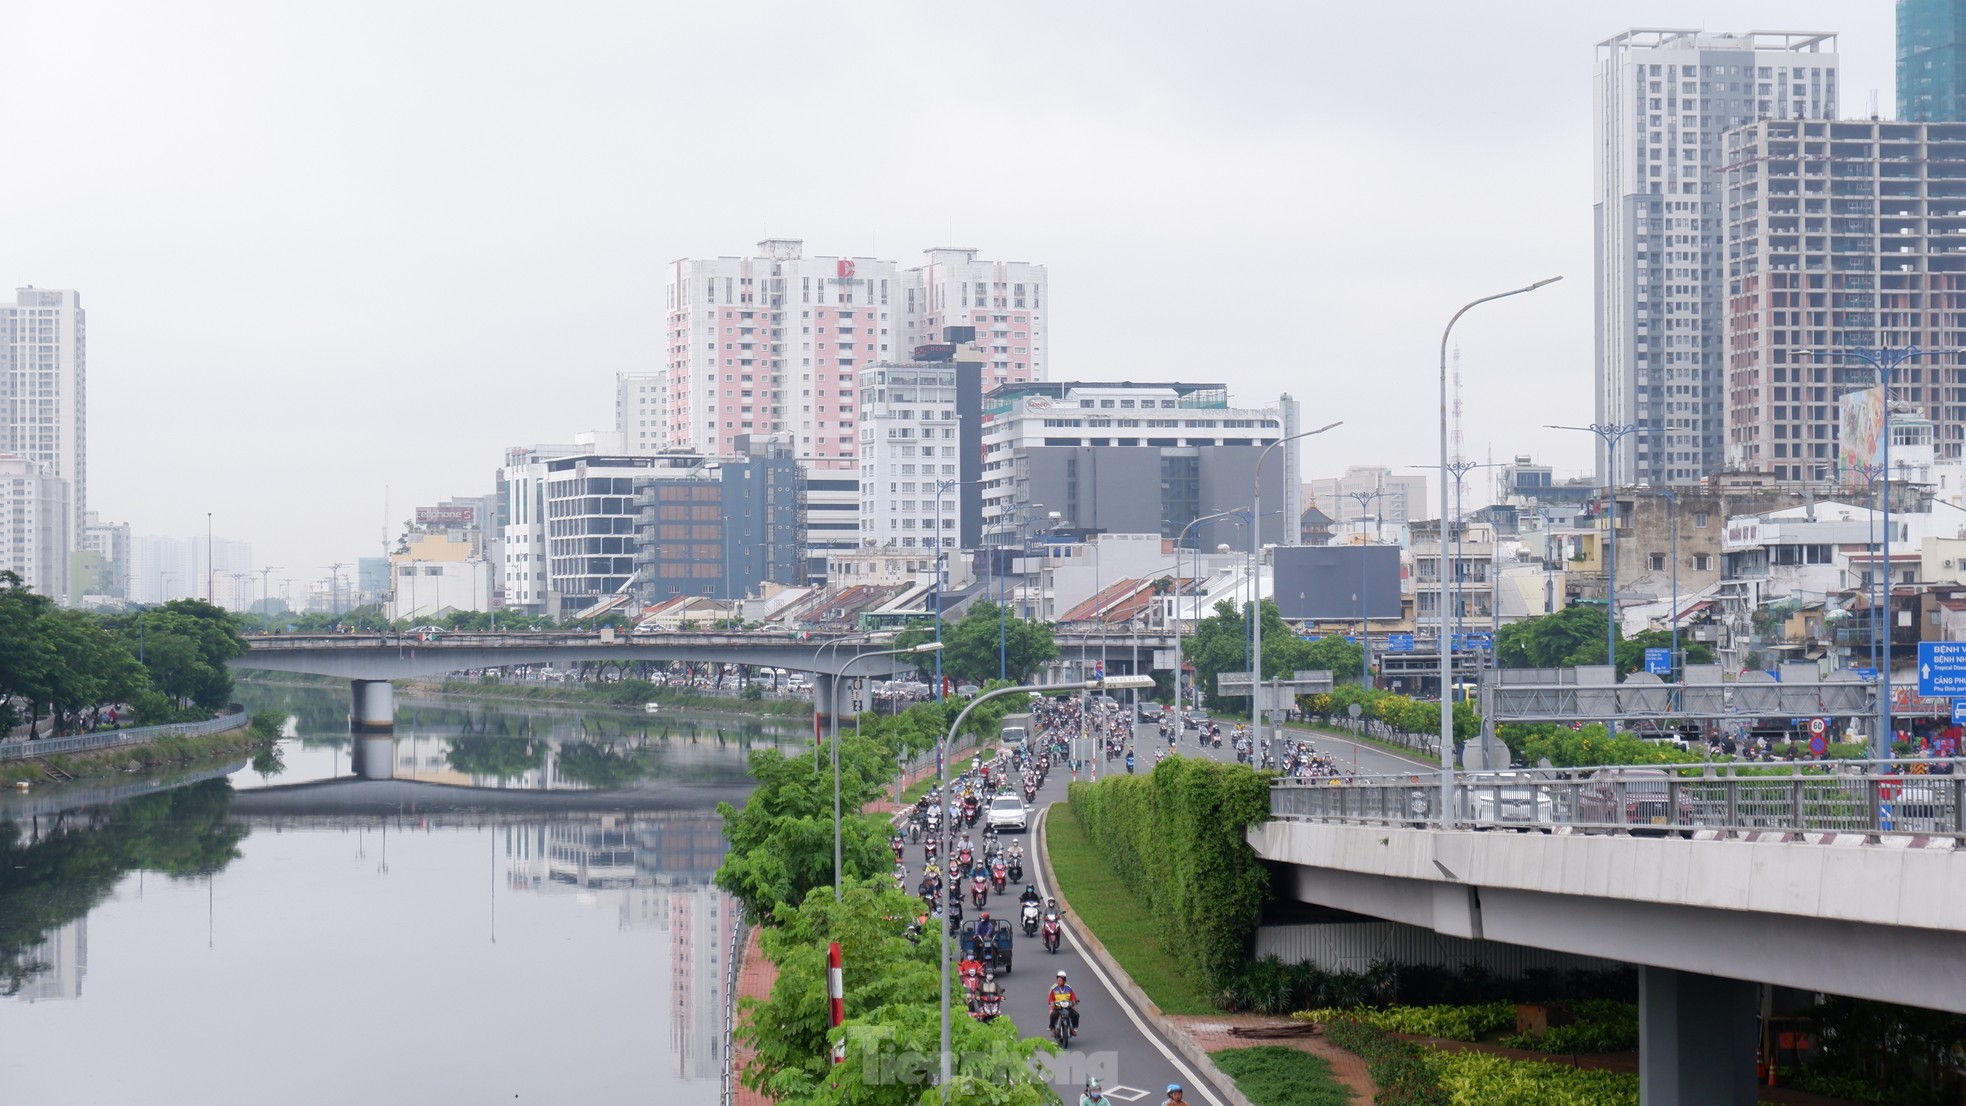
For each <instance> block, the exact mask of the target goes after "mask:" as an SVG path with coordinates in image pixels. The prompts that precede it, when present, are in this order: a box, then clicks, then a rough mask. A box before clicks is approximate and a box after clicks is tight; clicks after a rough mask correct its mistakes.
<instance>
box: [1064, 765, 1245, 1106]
mask: <svg viewBox="0 0 1966 1106" xmlns="http://www.w3.org/2000/svg"><path fill="white" fill-rule="evenodd" d="M1052 802H1057V800H1056V799H1054V800H1052ZM1050 815H1051V803H1046V804H1045V807H1044V809H1043V810H1041V811H1039V812H1038V817H1037V827H1038V829H1037V833H1038V835H1039V836H1042V835H1043V834H1044V821H1045V819H1046V818H1047V817H1049V816H1050ZM1036 874H1037V877H1038V883H1039V888H1038V889H1039V890H1041V891H1043V892H1044V893H1045V894H1046V895H1050V893H1051V890H1050V888H1048V887H1046V886H1044V872H1043V870H1042V869H1040V870H1039V871H1038V872H1037V873H1036ZM1063 928H1064V930H1065V939H1066V940H1068V941H1070V942H1071V943H1072V948H1073V949H1075V950H1077V952H1078V954H1079V957H1080V958H1081V959H1083V960H1084V961H1085V966H1086V967H1088V968H1091V969H1092V974H1093V975H1095V976H1097V977H1099V982H1100V983H1101V984H1103V985H1104V986H1105V988H1106V993H1107V994H1109V995H1111V996H1112V997H1113V1002H1114V1003H1116V1004H1117V1005H1118V1006H1119V1008H1120V1010H1121V1011H1122V1012H1124V1013H1125V1014H1126V1018H1127V1020H1128V1021H1130V1022H1132V1023H1133V1027H1134V1028H1135V1029H1138V1030H1139V1031H1140V1036H1142V1037H1144V1038H1145V1039H1146V1041H1147V1043H1148V1044H1150V1045H1153V1046H1154V1049H1155V1050H1156V1051H1158V1052H1159V1053H1160V1054H1161V1055H1162V1056H1164V1057H1166V1058H1167V1062H1168V1063H1170V1064H1173V1065H1174V1070H1176V1071H1178V1072H1180V1073H1181V1075H1182V1076H1183V1077H1184V1078H1185V1079H1186V1080H1187V1081H1188V1085H1189V1086H1192V1087H1193V1088H1194V1089H1196V1090H1198V1091H1200V1092H1201V1095H1202V1097H1203V1098H1206V1099H1207V1100H1208V1101H1209V1102H1211V1103H1213V1104H1214V1106H1223V1102H1222V1100H1221V1099H1219V1098H1216V1097H1215V1094H1214V1092H1212V1091H1210V1090H1209V1089H1208V1083H1207V1082H1206V1081H1205V1080H1203V1079H1202V1078H1201V1077H1200V1076H1198V1075H1196V1074H1195V1070H1194V1069H1193V1068H1191V1067H1189V1066H1188V1065H1187V1064H1186V1063H1185V1062H1184V1061H1183V1060H1182V1059H1181V1057H1180V1055H1179V1054H1177V1053H1176V1052H1175V1051H1174V1050H1173V1049H1172V1048H1169V1047H1168V1046H1167V1044H1166V1043H1165V1042H1163V1041H1162V1040H1161V1039H1160V1037H1159V1036H1158V1035H1157V1034H1155V1033H1154V1031H1153V1029H1152V1028H1151V1027H1149V1026H1148V1025H1147V1023H1146V1021H1145V1020H1143V1019H1142V1018H1141V1017H1140V1014H1139V1012H1137V1011H1136V1010H1134V1009H1133V1004H1132V1003H1130V1002H1128V1001H1127V1000H1126V995H1125V993H1124V992H1122V991H1121V990H1120V989H1119V985H1118V984H1115V983H1114V982H1113V980H1112V977H1110V976H1108V975H1107V974H1106V972H1105V969H1103V968H1101V967H1100V966H1099V961H1098V959H1097V958H1096V957H1094V956H1093V955H1092V952H1091V951H1090V950H1089V949H1087V948H1086V947H1085V945H1084V944H1083V943H1082V942H1081V941H1080V940H1079V935H1078V933H1077V932H1076V930H1077V929H1078V924H1077V923H1076V922H1075V923H1073V924H1072V925H1068V926H1065V927H1063Z"/></svg>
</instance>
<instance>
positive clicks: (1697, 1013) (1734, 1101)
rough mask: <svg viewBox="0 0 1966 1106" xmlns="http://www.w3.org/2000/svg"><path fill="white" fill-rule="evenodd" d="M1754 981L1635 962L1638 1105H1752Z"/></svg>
mask: <svg viewBox="0 0 1966 1106" xmlns="http://www.w3.org/2000/svg"><path fill="white" fill-rule="evenodd" d="M1759 994H1760V988H1759V986H1758V985H1757V984H1754V983H1748V982H1745V981H1743V980H1739V979H1723V978H1721V977H1719V976H1711V975H1701V974H1699V973H1697V972H1683V971H1676V970H1674V969H1671V968H1652V967H1644V966H1641V967H1640V968H1639V969H1638V1101H1639V1106H1754V1102H1755V1093H1754V1039H1755V1017H1756V1011H1757V999H1758V997H1759Z"/></svg>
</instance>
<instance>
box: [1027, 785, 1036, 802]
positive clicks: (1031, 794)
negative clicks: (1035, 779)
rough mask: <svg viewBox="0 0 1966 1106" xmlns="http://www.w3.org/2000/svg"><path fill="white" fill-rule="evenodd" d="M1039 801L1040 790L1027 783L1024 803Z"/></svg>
mask: <svg viewBox="0 0 1966 1106" xmlns="http://www.w3.org/2000/svg"><path fill="white" fill-rule="evenodd" d="M1037 800H1038V789H1037V787H1036V786H1035V785H1033V784H1028V783H1027V784H1025V785H1024V801H1025V802H1027V803H1034V802H1037Z"/></svg>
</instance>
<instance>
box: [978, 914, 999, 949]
mask: <svg viewBox="0 0 1966 1106" xmlns="http://www.w3.org/2000/svg"><path fill="white" fill-rule="evenodd" d="M996 935H997V920H996V919H995V918H992V917H990V912H989V911H987V910H986V911H984V912H983V913H981V914H978V915H977V916H976V939H977V940H978V941H989V940H992V939H994V938H995V937H996Z"/></svg>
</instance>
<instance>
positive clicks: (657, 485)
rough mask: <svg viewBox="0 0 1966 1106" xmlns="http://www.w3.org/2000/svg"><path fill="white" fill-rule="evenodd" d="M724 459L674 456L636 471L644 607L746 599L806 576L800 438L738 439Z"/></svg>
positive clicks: (638, 588)
mask: <svg viewBox="0 0 1966 1106" xmlns="http://www.w3.org/2000/svg"><path fill="white" fill-rule="evenodd" d="M736 444H737V445H738V446H739V447H740V448H741V449H742V450H743V451H744V452H742V453H740V454H736V455H733V456H729V457H723V458H715V459H710V458H703V457H697V456H694V455H687V454H667V455H664V456H663V457H662V458H660V459H661V460H663V461H665V462H669V463H667V464H664V465H662V466H660V467H657V468H653V469H650V470H648V471H647V472H645V473H643V474H642V475H640V476H638V477H636V479H635V481H634V490H635V509H636V522H635V527H634V535H635V543H634V562H635V580H634V590H635V595H636V598H637V599H639V600H640V601H641V602H642V603H644V604H651V605H652V604H656V603H665V602H669V601H671V600H674V599H677V598H679V597H686V596H707V597H711V598H715V599H718V600H723V601H731V600H736V599H742V598H744V597H745V596H747V595H750V594H752V593H753V592H755V591H758V590H759V589H760V588H761V587H762V586H763V585H765V584H767V583H770V584H781V585H791V584H796V583H800V582H803V580H804V579H805V573H806V566H805V545H806V538H805V534H804V531H803V529H802V525H803V520H804V518H805V509H804V508H805V503H804V483H805V472H804V470H803V469H802V468H801V467H800V465H799V463H798V460H797V458H795V457H794V456H793V454H792V448H791V443H790V442H789V441H785V440H783V439H780V440H778V441H774V440H772V439H770V438H768V437H760V438H755V439H752V438H743V437H740V438H738V439H736Z"/></svg>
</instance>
